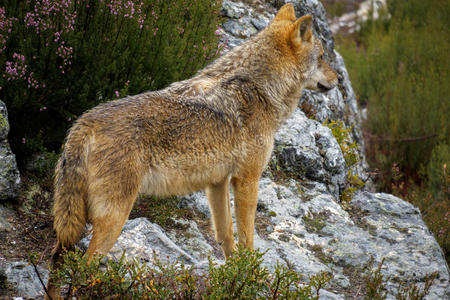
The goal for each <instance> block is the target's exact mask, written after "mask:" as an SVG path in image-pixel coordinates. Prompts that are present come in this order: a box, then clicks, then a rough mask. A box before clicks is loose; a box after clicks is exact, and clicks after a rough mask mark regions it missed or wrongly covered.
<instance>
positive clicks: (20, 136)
mask: <svg viewBox="0 0 450 300" xmlns="http://www.w3.org/2000/svg"><path fill="white" fill-rule="evenodd" d="M220 4H221V1H217V0H214V1H209V0H198V1H186V0H169V1H150V0H146V1H138V0H133V1H113V0H101V1H92V0H65V1H56V0H49V1H15V0H7V1H3V2H2V4H1V5H0V72H1V75H0V99H1V100H3V101H4V102H5V103H6V104H7V107H8V110H9V120H10V123H11V133H10V141H11V145H12V147H13V150H14V151H15V152H16V153H17V154H18V155H19V159H20V158H22V157H23V156H24V155H29V154H31V153H35V152H42V151H43V150H59V148H60V145H61V143H62V140H63V138H64V136H65V133H66V130H67V128H68V127H69V126H70V124H71V122H72V121H73V120H74V119H76V118H77V116H79V115H80V114H81V113H83V112H84V111H85V110H87V109H89V108H91V107H93V106H95V105H97V104H99V103H100V102H103V101H107V100H109V99H114V98H118V97H123V96H126V95H128V94H135V93H139V92H143V91H145V90H153V89H160V88H162V87H165V86H166V85H168V84H169V83H171V82H173V81H177V80H182V79H185V78H187V77H189V76H191V75H192V74H193V73H194V72H195V71H196V70H198V69H199V68H201V67H202V66H204V65H205V64H206V63H208V62H209V61H211V60H212V59H213V58H214V57H215V56H216V55H217V54H218V53H219V51H218V50H219V49H218V48H217V45H218V36H217V35H216V34H215V32H216V30H217V25H218V22H219V13H218V10H219V9H220Z"/></svg>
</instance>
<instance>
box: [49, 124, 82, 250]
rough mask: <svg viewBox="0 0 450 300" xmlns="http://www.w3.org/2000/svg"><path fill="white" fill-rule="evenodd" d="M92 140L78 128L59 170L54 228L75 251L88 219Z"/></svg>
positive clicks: (70, 138)
mask: <svg viewBox="0 0 450 300" xmlns="http://www.w3.org/2000/svg"><path fill="white" fill-rule="evenodd" d="M88 138H89V137H88V134H87V133H86V131H85V130H82V128H80V126H77V125H75V126H74V127H73V128H72V130H71V132H70V133H69V135H68V137H67V141H66V144H65V146H64V151H63V153H62V155H61V158H60V159H59V161H58V164H57V166H56V170H55V179H54V186H55V191H54V204H53V215H54V217H55V220H54V224H53V227H54V229H55V231H56V236H57V240H58V243H59V245H60V246H61V247H63V248H68V249H70V248H73V246H74V245H75V244H76V243H77V242H78V241H79V240H80V238H81V235H82V233H83V230H84V228H85V226H86V222H87V218H88V215H87V197H88V185H87V154H88V145H87V139H88Z"/></svg>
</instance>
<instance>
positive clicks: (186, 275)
mask: <svg viewBox="0 0 450 300" xmlns="http://www.w3.org/2000/svg"><path fill="white" fill-rule="evenodd" d="M263 255H264V254H263V253H260V252H252V251H249V250H247V249H244V248H239V249H238V250H237V251H236V252H235V253H234V255H233V256H232V257H230V258H228V259H227V261H226V262H225V263H224V264H220V265H218V264H216V263H214V262H213V261H212V259H211V258H210V260H209V270H208V271H205V272H203V273H202V272H197V271H195V269H194V267H188V266H186V265H184V264H183V262H175V263H163V262H161V261H160V260H159V259H158V258H157V257H156V256H155V258H154V260H153V262H152V266H150V265H147V264H145V263H144V264H141V263H138V262H137V261H136V260H134V261H132V262H128V261H126V260H125V259H124V256H122V258H121V259H120V260H118V261H116V260H110V259H106V258H105V257H104V256H101V255H96V256H94V258H93V260H92V261H91V262H90V263H88V262H87V259H86V257H85V256H84V255H83V253H81V252H80V251H79V250H77V251H75V252H67V253H65V254H64V255H63V260H64V262H63V264H62V266H61V268H60V269H59V270H52V271H51V276H52V278H54V279H55V280H56V281H57V282H58V284H59V285H60V286H66V287H67V286H68V287H69V291H68V293H69V295H71V297H75V298H77V299H102V298H107V299H112V298H114V299H257V298H258V299H318V296H319V292H320V290H321V289H322V288H323V287H324V286H325V285H326V283H327V282H328V281H329V280H330V279H331V276H330V275H329V274H327V273H321V274H318V275H315V276H312V277H310V278H309V281H303V280H302V278H301V276H300V275H299V274H298V273H296V272H294V271H292V270H289V269H288V268H287V267H284V266H280V265H278V266H277V267H276V268H275V271H274V272H273V273H271V272H269V271H268V269H267V268H265V267H263V266H262V262H263V259H262V256H263Z"/></svg>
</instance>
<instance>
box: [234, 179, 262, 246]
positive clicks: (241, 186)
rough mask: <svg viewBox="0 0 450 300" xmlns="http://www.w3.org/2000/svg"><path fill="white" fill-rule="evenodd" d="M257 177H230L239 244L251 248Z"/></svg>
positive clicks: (256, 197)
mask: <svg viewBox="0 0 450 300" xmlns="http://www.w3.org/2000/svg"><path fill="white" fill-rule="evenodd" d="M258 179H259V177H258V178H256V177H253V176H252V177H250V178H248V177H244V178H239V177H236V178H232V179H231V184H232V185H233V191H234V205H235V213H236V222H237V231H238V238H239V244H240V245H243V246H244V247H247V248H249V249H251V250H253V232H254V230H255V213H256V205H257V203H258Z"/></svg>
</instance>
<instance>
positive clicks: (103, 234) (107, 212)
mask: <svg viewBox="0 0 450 300" xmlns="http://www.w3.org/2000/svg"><path fill="white" fill-rule="evenodd" d="M138 188H139V187H138V185H137V184H132V183H131V182H130V181H128V182H127V181H124V183H122V184H120V183H119V184H117V182H116V184H111V186H110V187H109V189H108V191H107V192H105V189H100V188H99V189H97V191H98V192H97V193H95V192H93V193H92V194H91V195H90V198H91V199H90V201H91V205H90V222H91V223H92V239H91V242H90V243H89V247H88V250H87V254H88V257H89V260H90V259H92V256H93V255H94V254H95V253H101V254H105V255H106V254H108V251H109V250H110V249H111V247H112V246H113V245H114V243H115V242H116V240H117V238H118V237H119V235H120V232H121V231H122V227H123V225H124V224H125V222H126V221H127V219H128V216H129V215H130V212H131V209H132V208H133V204H134V202H135V200H136V197H137V194H138ZM109 191H110V192H109Z"/></svg>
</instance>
